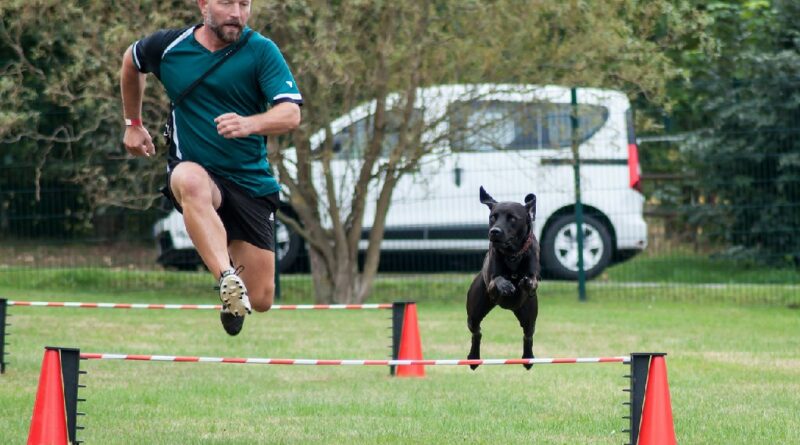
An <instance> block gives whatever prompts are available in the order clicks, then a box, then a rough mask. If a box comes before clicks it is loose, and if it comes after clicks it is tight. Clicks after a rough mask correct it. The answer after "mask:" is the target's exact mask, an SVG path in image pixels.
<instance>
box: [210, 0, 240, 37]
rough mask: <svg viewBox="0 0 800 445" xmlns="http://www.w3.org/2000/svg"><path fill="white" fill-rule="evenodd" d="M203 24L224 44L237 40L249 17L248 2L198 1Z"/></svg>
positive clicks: (236, 0) (235, 0)
mask: <svg viewBox="0 0 800 445" xmlns="http://www.w3.org/2000/svg"><path fill="white" fill-rule="evenodd" d="M200 9H201V11H202V12H203V22H204V24H205V25H206V26H208V28H209V29H210V30H211V31H213V32H214V34H215V35H216V36H217V38H219V39H220V40H222V41H223V42H225V43H233V42H236V41H237V40H239V36H241V35H242V29H243V28H244V26H245V25H246V24H247V18H248V17H249V16H250V0H205V1H202V0H201V1H200Z"/></svg>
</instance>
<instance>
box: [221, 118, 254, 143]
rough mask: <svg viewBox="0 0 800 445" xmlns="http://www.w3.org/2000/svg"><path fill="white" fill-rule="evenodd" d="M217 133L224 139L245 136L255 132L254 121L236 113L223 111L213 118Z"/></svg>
mask: <svg viewBox="0 0 800 445" xmlns="http://www.w3.org/2000/svg"><path fill="white" fill-rule="evenodd" d="M214 122H215V123H216V124H217V133H219V134H220V136H222V137H224V138H225V139H233V138H245V137H247V136H250V135H251V134H253V133H255V132H256V128H255V122H253V119H251V118H249V117H244V116H239V115H238V114H236V113H225V114H222V115H220V116H218V117H217V118H216V119H214Z"/></svg>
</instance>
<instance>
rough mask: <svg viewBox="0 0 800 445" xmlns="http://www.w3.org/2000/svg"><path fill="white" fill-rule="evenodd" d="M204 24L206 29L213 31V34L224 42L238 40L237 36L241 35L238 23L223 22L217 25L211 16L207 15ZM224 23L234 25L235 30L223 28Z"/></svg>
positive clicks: (240, 27)
mask: <svg viewBox="0 0 800 445" xmlns="http://www.w3.org/2000/svg"><path fill="white" fill-rule="evenodd" d="M205 21H206V26H208V29H210V30H211V31H213V32H214V34H215V35H216V36H217V38H219V39H220V40H222V41H223V42H225V43H233V42H236V41H237V40H239V36H241V35H242V26H241V25H240V24H239V23H224V24H223V25H222V26H220V25H218V24H217V23H216V22H215V21H214V19H212V18H211V16H210V15H209V16H208V17H206V20H205ZM225 25H233V26H236V30H235V31H232V30H230V29H227V28H225Z"/></svg>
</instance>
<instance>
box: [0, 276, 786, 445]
mask: <svg viewBox="0 0 800 445" xmlns="http://www.w3.org/2000/svg"><path fill="white" fill-rule="evenodd" d="M145 279H150V278H146V277H145ZM183 279H185V278H183ZM297 279H298V280H299V278H297ZM465 279H468V277H466V276H463V277H460V276H457V277H450V278H448V279H444V278H442V279H441V280H440V281H441V283H440V284H438V285H437V286H439V287H436V289H437V290H436V291H435V295H433V296H431V297H430V298H428V299H423V300H421V301H420V304H419V308H418V312H419V322H420V332H421V336H422V344H423V352H424V355H425V357H426V358H431V359H444V358H463V357H464V356H465V355H466V352H467V350H468V347H469V333H468V331H467V328H466V314H465V310H464V307H463V301H462V297H461V295H463V294H465V292H466V288H463V289H462V287H464V280H465ZM9 281H13V280H7V281H6V282H5V283H4V284H0V295H2V296H5V297H8V298H11V299H20V300H23V299H24V300H64V301H111V302H117V301H119V302H123V301H124V302H142V303H153V302H169V303H215V302H216V300H215V297H214V294H213V292H212V291H211V290H210V286H209V287H203V286H205V284H203V285H198V286H196V287H191V288H190V289H191V290H190V291H188V292H180V291H179V290H178V289H179V288H180V286H177V287H174V288H173V287H172V286H170V285H164V286H163V288H162V289H160V290H152V291H147V292H125V291H123V290H119V289H117V288H114V287H112V288H104V287H103V285H100V286H89V288H90V290H88V291H87V290H84V291H77V290H75V289H77V288H78V286H75V287H74V288H70V287H66V286H64V287H62V288H61V289H60V290H59V289H56V290H54V289H52V288H48V287H49V286H44V285H38V286H25V285H23V284H20V283H24V282H20V281H16V283H11V282H9ZM156 282H160V281H158V280H156ZM163 282H164V283H169V279H168V278H167V279H164V280H163ZM198 283H207V277H202V278H198ZM448 283H449V284H448ZM84 284H86V283H84ZM387 285H388V284H387ZM85 287H86V286H84V288H85ZM573 288H574V284H570V283H550V282H545V283H543V284H542V286H541V288H540V289H541V290H540V298H541V303H540V307H541V309H540V316H539V323H538V326H537V334H536V336H535V338H534V350H535V352H536V354H537V356H539V357H553V356H556V357H573V356H583V357H588V356H600V355H626V354H628V353H630V352H652V351H662V352H667V353H668V354H669V355H668V356H667V368H668V374H669V384H670V389H671V397H672V409H673V416H674V419H675V429H676V431H677V436H678V442H679V443H681V444H710V443H715V444H716V443H719V444H748V445H750V444H779V443H781V444H782V443H795V442H796V441H797V439H798V437H800V416H798V414H797V413H798V412H800V311H798V310H796V309H790V308H787V307H786V306H783V305H752V304H750V305H732V304H720V303H717V302H714V301H713V300H711V301H700V302H697V301H675V300H672V299H670V298H662V296H663V295H662V292H663V290H662V289H661V288H659V287H654V288H652V289H649V290H648V289H647V288H637V289H638V291H637V292H640V293H641V295H640V294H637V297H636V298H630V297H623V298H618V296H617V294H618V293H619V289H616V290H615V289H614V288H612V289H607V288H604V287H603V286H601V285H599V283H598V284H597V285H594V284H593V286H591V287H590V291H591V292H590V300H589V301H588V302H586V303H579V302H577V301H576V298H575V296H574V290H573ZM204 289H207V290H204ZM288 289H292V287H291V285H289V287H288ZM286 295H287V298H286V300H288V301H286V302H309V301H308V300H305V301H296V300H302V299H301V298H295V297H292V295H293V293H292V292H289V293H288V294H286ZM371 302H383V301H382V300H379V299H376V300H373V301H371ZM9 312H10V313H11V314H12V315H13V317H11V319H10V320H9V321H10V322H11V323H12V326H11V327H10V331H11V333H12V336H10V337H9V338H8V341H9V343H10V345H9V346H8V350H9V352H11V355H10V356H9V361H10V365H9V368H8V369H7V371H6V374H5V375H2V376H0V382H1V383H0V400H1V401H2V403H0V443H3V444H5V443H21V442H23V441H24V440H25V438H26V437H27V433H28V427H29V422H30V416H31V413H32V408H33V402H34V397H35V393H36V386H37V381H38V377H39V368H40V366H41V360H42V354H43V347H44V346H45V345H50V346H68V347H79V348H81V350H82V351H83V352H117V353H130V354H137V353H140V354H164V355H202V356H231V357H263V358H266V357H270V358H329V359H341V358H352V359H373V358H374V359H380V358H386V357H387V356H388V354H389V351H390V350H389V349H388V346H389V341H390V340H389V338H388V337H389V336H390V331H389V326H390V322H389V320H388V317H389V311H347V312H345V311H296V312H289V311H275V312H271V313H267V314H257V315H254V316H252V317H250V318H248V320H247V323H246V324H245V328H244V331H243V332H242V334H241V335H240V336H238V337H233V338H231V337H228V336H227V335H226V334H225V333H224V332H223V330H222V328H221V326H220V325H219V321H218V317H217V314H215V313H214V312H212V311H175V310H172V311H154V310H150V311H146V310H106V309H63V308H25V307H11V308H9ZM483 345H484V346H483V352H484V358H510V357H518V356H519V354H520V353H521V331H520V328H519V326H518V325H517V322H516V320H515V319H514V317H513V315H512V314H511V313H510V312H508V311H503V310H499V309H498V310H495V312H493V313H492V314H490V315H489V317H488V318H487V320H486V321H485V322H484V343H483ZM81 366H82V369H83V370H85V371H88V374H86V375H84V376H82V378H81V383H82V384H85V385H87V387H86V388H82V389H81V391H80V397H82V398H86V399H87V401H86V402H85V403H81V404H79V411H81V412H86V413H87V416H85V417H82V418H80V419H79V423H80V424H81V425H83V426H85V427H86V429H85V430H83V431H79V432H78V439H79V440H82V441H84V442H85V443H87V444H116V443H121V444H128V443H131V444H133V443H136V444H140V443H148V444H184V443H186V444H189V443H203V444H206V443H211V444H214V443H219V444H234V443H235V444H239V443H241V444H252V443H277V444H307V443H311V442H317V443H333V444H341V443H346V444H400V443H402V444H408V443H419V444H439V443H447V444H450V443H458V444H461V443H486V444H490V443H491V444H496V443H509V444H512V443H513V444H516V443H542V444H566V443H570V444H572V443H575V444H577V443H580V444H620V443H626V441H627V434H626V433H623V432H622V431H621V430H622V429H624V428H626V427H627V424H626V420H625V419H623V418H622V417H623V416H625V415H627V414H628V411H627V406H624V405H623V402H625V401H626V400H627V396H628V394H627V393H626V392H623V391H622V389H623V388H625V387H627V385H628V381H627V380H626V379H625V378H623V376H624V375H625V374H627V373H628V367H627V366H624V365H620V364H593V365H587V364H581V365H541V366H535V367H534V369H533V370H532V371H529V372H528V371H525V370H524V369H523V368H522V366H484V367H481V368H479V369H478V370H477V371H474V372H473V371H470V370H469V369H468V368H466V367H444V366H440V367H428V368H427V369H426V374H427V375H426V377H425V378H423V379H397V378H391V377H389V375H388V370H387V369H386V368H383V367H319V366H317V367H310V366H308V367H305V366H272V365H266V366H265V365H232V364H210V363H199V364H198V363H191V364H189V363H151V362H118V361H90V362H86V361H84V362H82V364H81Z"/></svg>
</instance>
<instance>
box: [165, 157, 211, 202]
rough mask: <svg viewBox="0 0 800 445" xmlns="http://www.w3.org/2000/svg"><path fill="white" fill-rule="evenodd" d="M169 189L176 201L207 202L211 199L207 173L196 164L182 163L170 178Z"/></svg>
mask: <svg viewBox="0 0 800 445" xmlns="http://www.w3.org/2000/svg"><path fill="white" fill-rule="evenodd" d="M170 187H171V188H172V191H173V194H174V195H175V197H176V198H177V199H178V201H179V202H180V203H181V205H183V201H195V200H208V201H210V200H211V198H212V193H211V188H210V187H209V176H208V173H207V172H206V171H205V169H203V167H201V166H200V165H198V164H195V163H193V162H182V163H180V164H178V166H177V167H175V170H174V171H173V172H172V175H171V177H170Z"/></svg>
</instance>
